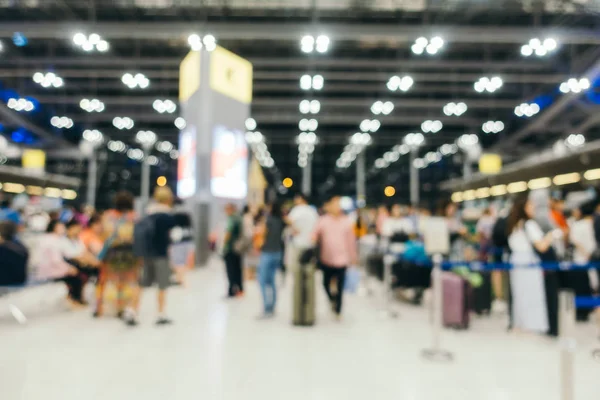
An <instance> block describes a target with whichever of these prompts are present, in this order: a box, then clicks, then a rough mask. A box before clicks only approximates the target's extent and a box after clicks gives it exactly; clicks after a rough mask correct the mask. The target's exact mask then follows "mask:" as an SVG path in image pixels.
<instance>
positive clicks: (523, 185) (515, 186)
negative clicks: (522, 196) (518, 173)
mask: <svg viewBox="0 0 600 400" xmlns="http://www.w3.org/2000/svg"><path fill="white" fill-rule="evenodd" d="M526 190H527V182H525V181H519V182H513V183H509V184H508V185H506V191H507V192H508V193H511V194H512V193H521V192H524V191H526Z"/></svg>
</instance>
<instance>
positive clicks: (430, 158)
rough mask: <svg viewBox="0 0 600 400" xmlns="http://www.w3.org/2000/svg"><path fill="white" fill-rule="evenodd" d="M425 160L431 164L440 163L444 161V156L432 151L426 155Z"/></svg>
mask: <svg viewBox="0 0 600 400" xmlns="http://www.w3.org/2000/svg"><path fill="white" fill-rule="evenodd" d="M425 160H426V161H427V162H428V163H430V164H433V163H437V162H440V161H442V154H441V153H438V152H437V151H430V152H429V153H427V154H425Z"/></svg>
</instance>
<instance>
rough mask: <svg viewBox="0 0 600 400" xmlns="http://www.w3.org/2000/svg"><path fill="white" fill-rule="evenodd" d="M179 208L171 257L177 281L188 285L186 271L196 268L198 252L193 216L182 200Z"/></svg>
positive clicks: (172, 235)
mask: <svg viewBox="0 0 600 400" xmlns="http://www.w3.org/2000/svg"><path fill="white" fill-rule="evenodd" d="M178 203H179V204H178V205H179V207H178V209H177V210H176V211H175V214H174V218H175V226H174V227H173V229H172V230H171V247H170V249H169V258H170V261H171V266H172V267H173V270H174V272H175V279H176V280H177V283H178V284H180V285H181V286H183V287H186V286H187V281H186V279H185V277H186V272H187V271H188V270H191V269H192V268H194V265H195V263H196V256H195V254H196V252H195V245H194V236H193V229H192V218H191V217H190V214H189V212H187V211H186V210H185V209H184V208H183V206H182V204H181V201H178Z"/></svg>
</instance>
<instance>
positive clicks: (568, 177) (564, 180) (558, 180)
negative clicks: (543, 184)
mask: <svg viewBox="0 0 600 400" xmlns="http://www.w3.org/2000/svg"><path fill="white" fill-rule="evenodd" d="M580 180H581V175H580V174H579V173H577V172H571V173H569V174H561V175H556V176H555V177H554V179H552V183H554V184H555V185H556V186H562V185H571V184H573V183H577V182H579V181H580Z"/></svg>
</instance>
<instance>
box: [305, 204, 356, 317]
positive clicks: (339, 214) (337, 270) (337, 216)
mask: <svg viewBox="0 0 600 400" xmlns="http://www.w3.org/2000/svg"><path fill="white" fill-rule="evenodd" d="M313 241H314V243H315V244H317V243H318V244H319V251H320V257H319V260H320V262H321V268H322V270H323V286H324V287H325V292H326V293H327V296H328V297H329V300H330V302H331V309H332V311H333V312H334V314H335V317H336V319H337V320H340V319H341V313H342V300H343V294H344V284H345V280H346V270H347V269H348V267H349V266H351V265H356V264H357V262H358V251H357V243H356V235H355V233H354V224H353V222H352V221H351V220H350V218H348V217H347V216H346V215H344V212H343V211H342V208H341V206H340V198H339V197H337V196H335V197H333V198H332V199H331V200H330V201H329V202H328V203H327V214H326V215H324V216H322V217H321V218H319V222H317V227H316V229H315V234H314V238H313Z"/></svg>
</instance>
